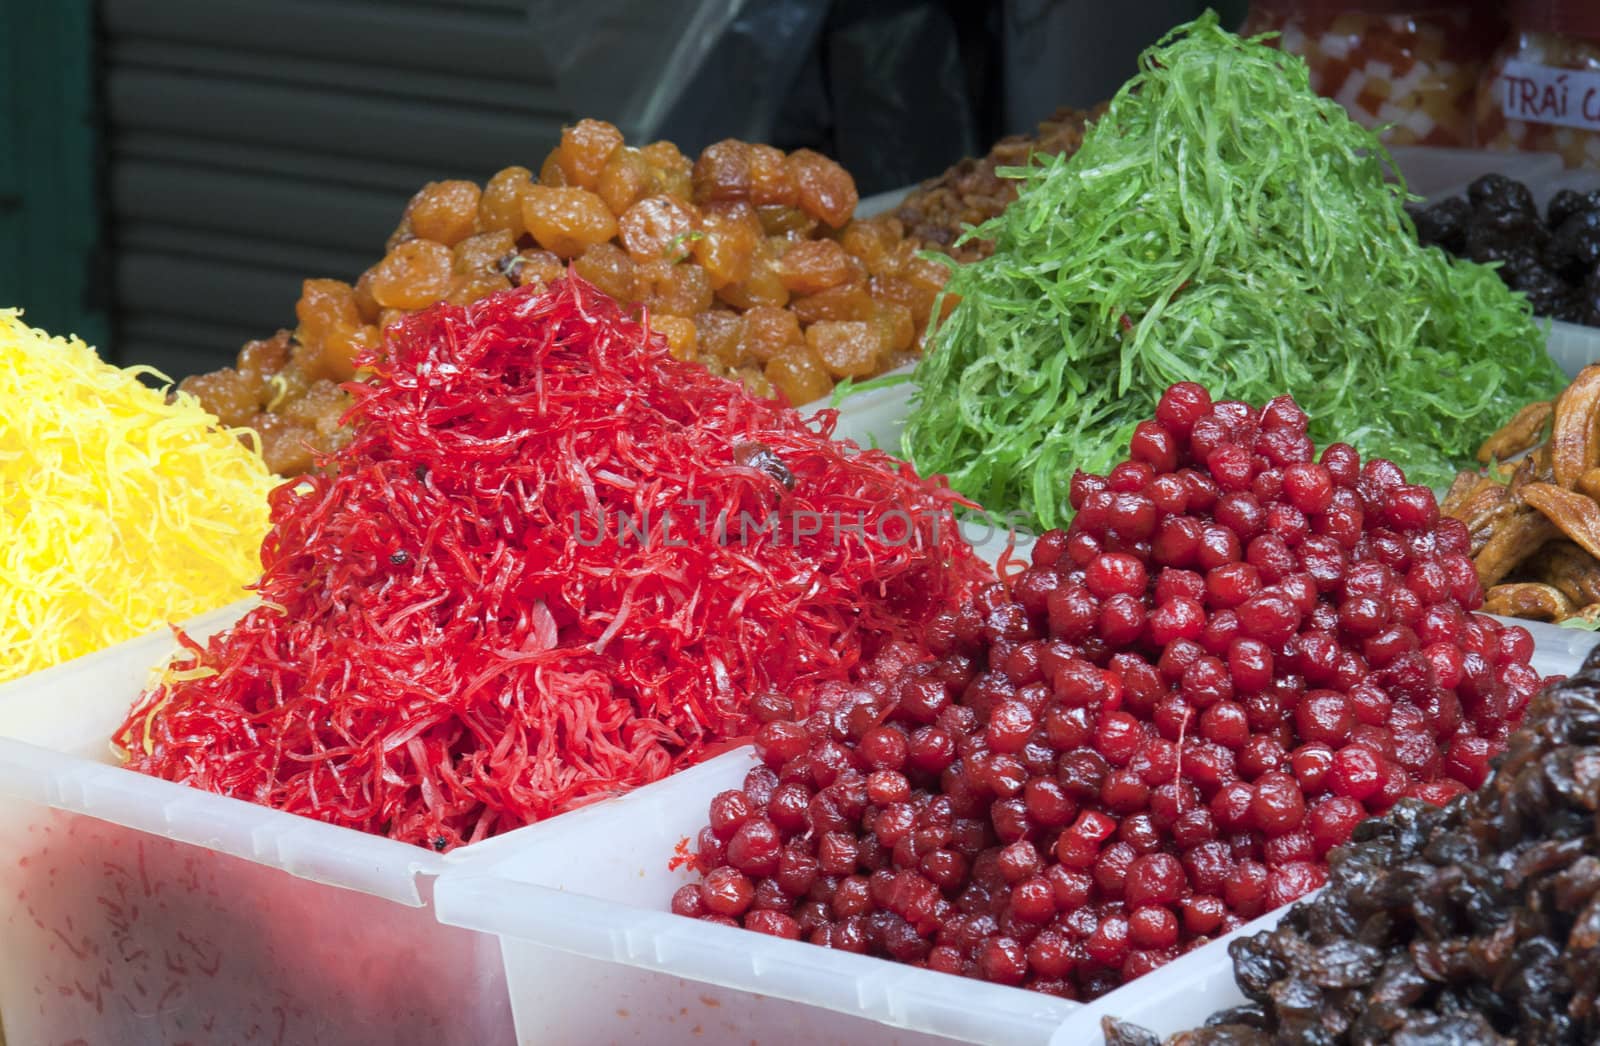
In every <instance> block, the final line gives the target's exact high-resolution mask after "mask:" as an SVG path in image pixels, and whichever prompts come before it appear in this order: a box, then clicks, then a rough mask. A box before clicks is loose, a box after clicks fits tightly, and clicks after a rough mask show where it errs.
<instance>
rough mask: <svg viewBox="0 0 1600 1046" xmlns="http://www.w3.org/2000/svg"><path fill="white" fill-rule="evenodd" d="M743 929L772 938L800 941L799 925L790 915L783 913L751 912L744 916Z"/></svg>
mask: <svg viewBox="0 0 1600 1046" xmlns="http://www.w3.org/2000/svg"><path fill="white" fill-rule="evenodd" d="M744 928H745V929H746V930H754V931H755V932H756V933H764V934H767V935H769V936H772V937H782V938H783V939H784V940H788V941H798V940H799V939H800V924H799V923H798V922H796V921H795V919H794V917H793V916H791V915H785V914H784V913H783V912H775V911H768V910H765V909H763V910H761V911H755V912H751V913H750V914H749V915H747V916H745V920H744Z"/></svg>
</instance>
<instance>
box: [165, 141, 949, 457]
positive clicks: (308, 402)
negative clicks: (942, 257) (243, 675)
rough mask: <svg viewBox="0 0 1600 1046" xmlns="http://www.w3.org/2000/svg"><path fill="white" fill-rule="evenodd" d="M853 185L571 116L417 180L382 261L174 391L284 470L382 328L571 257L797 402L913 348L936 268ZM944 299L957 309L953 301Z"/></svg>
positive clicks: (675, 329) (673, 335)
mask: <svg viewBox="0 0 1600 1046" xmlns="http://www.w3.org/2000/svg"><path fill="white" fill-rule="evenodd" d="M856 202H857V196H856V187H855V182H854V181H853V180H852V179H851V177H850V175H849V173H848V172H846V171H845V170H844V169H843V168H842V167H840V166H839V165H838V164H837V163H835V162H834V161H832V160H830V159H828V158H827V157H825V156H822V155H821V154H819V153H815V152H812V151H811V150H809V149H799V150H796V151H794V152H792V153H788V154H785V153H783V152H782V151H780V150H778V149H775V148H773V147H771V146H767V145H753V144H750V143H747V142H741V141H735V140H732V139H729V140H727V141H722V142H717V143H716V144H714V145H710V146H708V147H706V149H705V151H703V152H702V153H701V154H700V157H699V158H698V160H696V161H694V162H693V163H691V162H690V160H689V159H688V158H687V157H685V156H684V155H683V154H682V153H680V152H679V151H678V148H677V147H676V146H675V145H673V144H672V143H671V142H654V143H651V144H650V145H646V146H644V147H642V148H635V147H633V146H629V145H627V144H625V143H624V142H623V140H622V134H621V132H619V131H618V130H617V129H616V128H615V127H613V126H612V125H611V124H608V123H605V122H603V121H600V120H582V121H579V123H578V124H576V125H575V126H573V127H568V128H566V129H565V130H564V131H563V132H562V135H561V144H560V145H559V146H557V147H556V148H555V149H554V150H552V151H551V153H550V155H549V156H548V157H546V159H545V161H544V163H543V165H542V166H541V167H540V169H539V171H538V173H537V174H535V173H534V172H532V171H530V170H528V169H527V168H525V167H507V168H506V169H505V170H502V171H500V172H499V173H498V174H496V175H495V176H494V177H492V178H490V179H489V181H488V183H487V184H485V185H484V186H482V187H481V188H480V187H479V186H478V185H477V184H475V183H473V182H469V181H444V182H430V183H429V184H428V185H426V186H424V187H423V188H422V189H421V191H419V192H418V193H417V194H416V196H414V197H413V198H412V200H411V203H410V204H409V205H408V206H407V207H406V210H405V213H404V215H403V216H402V218H401V221H400V225H399V228H397V229H396V230H395V232H394V234H393V235H392V236H391V237H390V238H389V241H388V244H387V247H386V251H387V253H385V255H384V256H383V258H382V260H380V261H379V262H378V263H377V264H376V265H374V266H372V267H371V268H370V269H368V270H367V271H366V272H364V273H362V274H361V277H360V278H359V279H358V280H356V282H355V284H354V286H351V285H350V284H346V283H343V282H341V281H339V280H307V281H306V283H305V287H304V291H303V293H302V295H301V298H300V301H299V304H298V305H297V306H296V308H295V311H296V318H297V320H298V326H297V327H296V328H295V330H294V331H293V332H292V333H291V332H288V331H279V332H278V334H277V335H276V336H275V337H273V338H270V339H267V340H265V341H254V342H251V343H250V344H248V345H246V346H245V347H244V349H243V350H242V351H241V352H240V353H239V360H238V364H237V366H236V367H230V368H225V369H223V370H220V371H216V372H214V373H211V374H204V375H200V376H197V377H193V378H190V379H188V380H187V381H186V382H184V384H183V388H185V389H186V390H188V391H190V392H192V393H194V394H195V396H196V397H198V398H199V399H200V401H201V402H202V403H203V404H204V405H205V406H206V407H207V409H209V410H211V411H212V412H213V413H215V414H217V415H218V416H219V417H220V418H222V419H223V421H225V422H227V423H228V424H230V425H237V426H248V427H250V428H254V429H255V430H256V431H257V432H259V433H260V434H261V436H262V442H263V453H264V455H265V457H266V459H267V464H268V466H269V467H271V468H272V469H273V471H275V472H278V473H280V474H282V475H296V474H299V473H302V472H306V471H308V470H309V469H310V468H311V467H312V461H313V455H314V454H316V453H323V454H325V453H330V452H332V451H334V450H337V449H338V448H339V447H340V446H342V445H343V443H344V442H345V441H346V439H347V438H348V437H347V436H346V435H345V433H344V432H343V430H341V429H340V428H339V418H340V416H341V415H342V414H343V413H344V411H345V410H346V409H347V408H348V407H349V404H350V400H349V397H348V396H347V395H346V394H345V393H344V392H342V391H340V389H339V388H338V383H339V382H342V381H348V380H350V379H351V378H352V377H353V376H354V374H355V370H354V366H353V360H354V358H355V354H356V353H357V352H359V351H360V350H362V349H364V348H376V347H377V346H378V344H379V343H380V341H381V338H380V335H379V332H380V331H381V330H383V329H384V328H386V327H388V326H389V325H390V324H392V323H393V322H394V321H396V320H397V319H399V318H401V317H402V316H404V315H406V314H407V313H410V312H414V311H416V310H418V309H423V308H426V307H427V306H430V305H433V304H434V303H436V302H439V301H448V302H450V303H452V304H456V305H465V304H467V303H468V302H473V301H477V300H479V299H480V298H483V297H485V296H486V295H488V294H492V293H493V292H495V291H499V290H505V289H507V288H509V287H512V286H525V285H529V284H535V285H540V286H542V285H544V284H547V283H549V282H550V281H552V280H554V279H555V278H556V277H558V276H560V275H563V274H565V272H566V271H567V268H568V267H569V266H570V267H571V269H572V270H573V271H575V272H576V273H577V274H578V275H580V276H582V277H583V278H584V279H586V280H588V281H589V282H590V283H592V284H594V285H595V286H597V287H599V288H600V289H601V290H602V291H604V292H605V293H606V294H608V295H610V296H611V297H612V298H614V299H616V300H617V301H619V302H621V303H622V304H624V305H628V306H641V307H645V308H648V309H649V311H650V322H651V326H652V327H653V328H655V329H656V330H658V331H659V332H661V333H662V334H664V335H665V336H666V338H667V340H668V342H669V344H670V345H671V347H672V352H673V355H674V356H676V357H677V358H679V359H684V360H694V361H697V362H699V363H702V364H704V365H705V366H706V367H707V368H709V369H710V370H711V371H713V372H714V373H717V374H720V375H723V376H726V377H732V378H738V379H740V380H742V381H743V382H744V384H745V385H746V386H747V387H748V388H749V389H750V390H751V391H753V392H756V393H757V394H759V395H763V396H770V395H774V394H779V393H781V394H782V395H784V396H785V397H787V398H788V400H789V402H790V403H792V404H803V403H810V402H812V401H814V400H817V399H820V398H822V397H823V396H826V395H827V394H828V393H829V392H831V391H832V389H833V386H834V383H835V382H836V381H839V380H842V379H844V378H857V379H859V378H867V377H871V376H873V375H876V374H880V373H882V372H884V371H886V370H890V369H893V368H894V367H897V366H899V365H901V364H903V363H907V362H910V361H911V360H914V359H915V358H916V356H917V353H918V352H919V351H920V345H921V341H922V333H923V329H924V328H925V327H926V325H927V323H928V319H929V317H930V315H931V313H932V309H933V301H934V298H935V296H936V295H937V294H938V292H939V290H940V289H941V288H942V287H943V286H944V279H945V274H946V269H945V268H944V267H943V266H941V265H939V264H937V263H935V262H931V261H928V260H927V259H924V258H918V257H916V253H917V251H918V250H919V249H920V248H921V244H920V243H918V242H916V241H915V240H912V239H908V238H907V237H906V236H905V235H904V227H903V226H902V224H901V222H900V221H899V220H898V219H896V218H892V217H879V218H874V219H869V220H862V221H854V220H852V217H853V214H854V212H855V207H856ZM952 304H953V303H952Z"/></svg>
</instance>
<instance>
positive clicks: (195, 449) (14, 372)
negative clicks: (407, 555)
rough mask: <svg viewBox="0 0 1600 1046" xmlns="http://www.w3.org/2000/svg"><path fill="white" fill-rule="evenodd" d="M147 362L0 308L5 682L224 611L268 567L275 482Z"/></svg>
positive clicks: (1, 666)
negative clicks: (263, 557)
mask: <svg viewBox="0 0 1600 1046" xmlns="http://www.w3.org/2000/svg"><path fill="white" fill-rule="evenodd" d="M140 372H144V373H154V372H151V371H149V370H148V368H137V369H129V370H122V369H119V368H117V367H113V366H111V365H110V364H108V363H105V362H104V361H102V360H101V359H100V358H99V356H97V355H96V354H95V351H94V350H93V349H92V348H90V347H89V346H87V345H85V344H84V343H83V342H82V341H80V340H78V339H77V338H52V337H51V336H50V335H48V334H46V333H44V332H43V331H39V330H34V329H33V328H30V327H28V326H27V325H26V324H24V323H23V322H22V319H21V313H20V312H19V311H18V310H15V309H0V403H3V404H4V405H5V406H4V408H3V409H0V527H3V531H4V535H5V536H4V540H3V541H0V650H3V651H5V658H4V660H3V661H0V682H4V681H5V680H8V679H13V678H16V677H18V676H23V675H26V674H28V673H29V672H36V671H38V670H40V669H43V668H48V667H50V666H51V665H55V664H58V663H60V662H62V661H66V660H68V659H70V658H74V657H78V656H80V655H83V654H87V653H91V652H93V651H95V650H99V649H101V648H102V647H106V646H110V645H112V644H113V643H119V642H121V641H122V640H125V639H130V638H132V637H133V636H137V635H140V634H142V633H145V632H148V631H150V630H152V629H154V628H159V627H160V626H161V625H162V624H164V623H167V622H173V621H179V620H182V619H184V618H186V617H191V616H193V615H195V614H197V613H200V612H202V611H206V610H211V609H213V608H215V607H218V606H222V605H223V604H225V603H228V602H230V601H232V600H234V599H237V598H239V597H240V596H242V595H244V593H243V592H242V591H241V586H243V585H245V584H247V583H249V582H251V581H253V580H254V579H255V578H256V577H257V576H258V575H259V574H260V570H261V567H260V560H259V558H258V551H259V548H260V542H261V537H262V535H264V534H265V533H266V531H267V494H268V492H269V491H271V490H272V488H273V486H274V485H275V484H276V482H277V481H276V480H275V479H274V478H273V476H272V475H271V474H270V473H269V472H268V471H267V468H266V466H265V465H264V464H262V461H261V455H260V454H259V453H258V452H257V451H255V450H252V449H251V448H250V447H247V446H245V445H243V444H242V443H240V441H239V433H238V432H236V431H230V430H228V429H225V428H222V427H221V426H220V425H219V423H218V422H217V419H216V418H214V417H213V416H211V415H210V414H207V413H206V412H205V411H204V410H202V409H201V407H200V405H199V403H197V402H196V401H195V400H194V398H193V397H192V396H189V395H187V394H185V393H179V394H177V395H176V396H175V397H173V401H172V402H171V403H168V402H167V397H166V394H165V393H164V392H162V391H157V390H155V389H151V388H148V387H146V386H145V385H143V384H141V383H140V382H139V380H138V377H137V375H138V373H140ZM163 380H165V379H163Z"/></svg>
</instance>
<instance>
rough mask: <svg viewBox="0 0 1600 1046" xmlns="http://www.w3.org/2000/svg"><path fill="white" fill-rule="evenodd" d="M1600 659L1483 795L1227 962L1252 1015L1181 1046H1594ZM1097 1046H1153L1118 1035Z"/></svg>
mask: <svg viewBox="0 0 1600 1046" xmlns="http://www.w3.org/2000/svg"><path fill="white" fill-rule="evenodd" d="M1597 814H1600V652H1592V653H1591V654H1590V655H1589V658H1588V660H1587V661H1585V662H1584V665H1583V668H1582V670H1581V671H1580V672H1579V673H1578V674H1577V675H1575V676H1573V677H1572V678H1571V679H1569V680H1566V681H1565V682H1560V683H1557V684H1555V685H1553V686H1551V687H1549V688H1548V689H1546V690H1545V691H1544V692H1542V693H1541V694H1539V695H1538V696H1537V697H1536V698H1535V699H1534V701H1533V703H1532V705H1530V707H1529V709H1528V714H1527V717H1526V719H1525V720H1524V721H1523V725H1522V728H1521V729H1519V730H1517V731H1516V732H1515V733H1514V734H1513V735H1512V736H1511V738H1510V743H1509V748H1508V750H1507V752H1506V754H1505V756H1504V757H1503V759H1502V760H1501V762H1500V763H1499V764H1498V766H1497V767H1496V769H1495V772H1494V774H1493V775H1492V776H1491V777H1490V778H1489V780H1488V781H1487V782H1486V783H1485V784H1484V785H1483V786H1482V787H1481V788H1479V789H1478V791H1477V792H1475V793H1474V794H1472V795H1470V796H1465V797H1463V798H1461V799H1458V800H1457V801H1455V802H1452V803H1451V804H1450V805H1449V806H1447V807H1445V808H1444V809H1442V810H1439V809H1432V808H1428V807H1424V806H1421V805H1418V804H1413V803H1405V802H1403V803H1401V804H1399V805H1398V806H1396V807H1395V809H1394V810H1392V811H1391V812H1390V813H1389V814H1388V815H1386V816H1385V817H1383V818H1382V819H1380V820H1374V821H1369V822H1367V823H1365V824H1363V825H1361V826H1360V827H1359V828H1357V829H1356V834H1355V836H1354V838H1353V840H1352V842H1351V843H1350V845H1348V846H1345V847H1341V848H1340V849H1338V850H1336V851H1335V852H1334V853H1333V854H1332V855H1331V860H1330V871H1331V881H1330V884H1329V886H1328V889H1327V890H1325V891H1323V892H1322V893H1321V894H1319V895H1318V896H1317V897H1316V898H1314V899H1312V900H1310V901H1307V902H1305V903H1303V904H1299V905H1296V906H1295V907H1294V908H1292V909H1290V911H1289V913H1288V915H1287V916H1285V918H1284V920H1283V922H1282V923H1280V924H1279V926H1278V928H1277V929H1275V930H1273V931H1270V932H1268V933H1262V934H1257V935H1256V936H1254V937H1249V938H1241V939H1240V940H1237V941H1235V942H1233V943H1232V944H1231V945H1230V946H1229V951H1230V953H1231V954H1232V956H1233V962H1234V977H1235V979H1236V980H1237V981H1238V983H1239V987H1240V988H1241V989H1242V990H1243V991H1244V993H1245V995H1246V997H1247V998H1249V999H1250V1000H1251V1001H1250V1002H1248V1003H1247V1004H1245V1005H1244V1006H1241V1007H1238V1008H1237V1009H1234V1010H1229V1011H1225V1012H1223V1013H1220V1014H1217V1015H1216V1016H1215V1017H1213V1018H1212V1020H1211V1021H1210V1022H1208V1025H1207V1027H1205V1028H1203V1029H1200V1030H1197V1031H1192V1032H1185V1033H1182V1034H1179V1035H1177V1036H1174V1037H1173V1038H1172V1039H1170V1040H1169V1041H1170V1042H1172V1043H1176V1044H1183V1046H1220V1044H1224V1043H1230V1044H1249V1046H1268V1044H1283V1046H1288V1044H1291V1043H1293V1044H1298V1043H1318V1044H1327V1046H1334V1044H1340V1043H1353V1044H1362V1046H1366V1044H1377V1043H1413V1044H1422V1043H1439V1044H1447V1043H1463V1044H1465V1043H1473V1044H1479V1043H1490V1044H1511V1043H1517V1044H1519V1046H1558V1044H1564V1043H1571V1044H1577V1043H1593V1042H1600V1009H1597V1006H1596V1002H1597V1000H1596V989H1597V987H1600V829H1597V827H1596V825H1597V819H1596V817H1597ZM1114 1035H1115V1037H1114V1038H1113V1035H1112V1034H1108V1036H1107V1039H1108V1041H1111V1042H1122V1043H1129V1044H1131V1043H1153V1042H1154V1041H1155V1040H1154V1037H1153V1036H1141V1035H1140V1034H1139V1033H1138V1032H1137V1031H1136V1030H1135V1029H1129V1028H1121V1029H1115V1030H1114Z"/></svg>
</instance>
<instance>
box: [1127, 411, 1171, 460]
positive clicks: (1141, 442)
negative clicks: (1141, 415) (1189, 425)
mask: <svg viewBox="0 0 1600 1046" xmlns="http://www.w3.org/2000/svg"><path fill="white" fill-rule="evenodd" d="M1128 454H1129V456H1130V457H1131V458H1133V460H1134V461H1140V462H1144V463H1146V464H1148V465H1149V466H1150V467H1151V468H1152V469H1154V470H1155V471H1156V472H1171V471H1172V470H1173V469H1175V468H1177V467H1178V441H1177V440H1176V439H1174V438H1173V435H1172V432H1171V431H1170V430H1168V429H1167V427H1166V426H1165V425H1163V424H1161V422H1159V421H1141V422H1139V424H1138V425H1137V426H1135V427H1134V430H1133V438H1132V439H1131V440H1129V442H1128Z"/></svg>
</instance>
